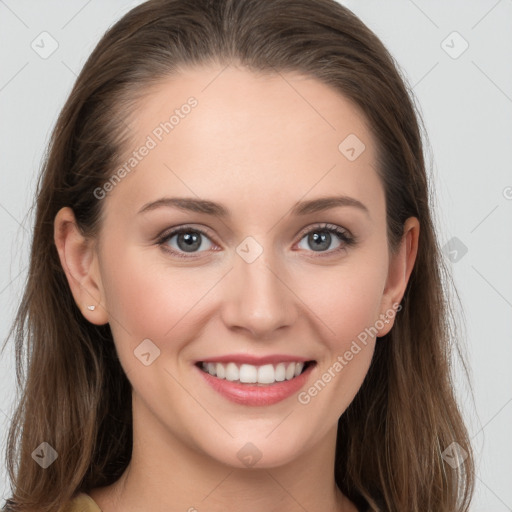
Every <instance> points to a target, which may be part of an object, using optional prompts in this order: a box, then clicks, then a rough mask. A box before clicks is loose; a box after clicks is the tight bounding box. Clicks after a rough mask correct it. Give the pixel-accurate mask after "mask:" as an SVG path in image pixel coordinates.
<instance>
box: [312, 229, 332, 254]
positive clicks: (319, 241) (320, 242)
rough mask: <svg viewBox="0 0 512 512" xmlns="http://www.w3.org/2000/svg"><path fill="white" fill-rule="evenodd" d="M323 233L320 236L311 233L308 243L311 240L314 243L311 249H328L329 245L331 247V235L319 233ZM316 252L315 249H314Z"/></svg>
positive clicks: (324, 232)
mask: <svg viewBox="0 0 512 512" xmlns="http://www.w3.org/2000/svg"><path fill="white" fill-rule="evenodd" d="M320 233H323V234H322V235H318V232H317V233H313V234H312V235H310V241H311V240H312V241H313V242H314V243H313V244H312V246H313V248H315V247H316V248H319V249H328V248H329V245H331V234H330V233H328V232H326V231H320ZM315 250H316V249H315Z"/></svg>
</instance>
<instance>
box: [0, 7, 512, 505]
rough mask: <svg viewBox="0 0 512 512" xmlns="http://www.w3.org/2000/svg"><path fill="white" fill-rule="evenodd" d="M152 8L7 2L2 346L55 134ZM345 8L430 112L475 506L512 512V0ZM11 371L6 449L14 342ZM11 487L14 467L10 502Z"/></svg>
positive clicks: (2, 482)
mask: <svg viewBox="0 0 512 512" xmlns="http://www.w3.org/2000/svg"><path fill="white" fill-rule="evenodd" d="M269 1H271V0H269ZM139 3H140V2H137V1H135V2H130V1H123V0H109V1H100V0H89V1H87V0H67V1H64V0H60V1H57V0H45V1H44V2H39V1H36V0H32V1H28V0H0V38H1V39H0V41H1V42H0V116H1V117H0V119H1V122H0V155H1V158H0V180H1V181H0V230H1V233H2V236H1V240H0V254H1V260H0V308H1V311H2V314H1V315H0V336H1V337H2V340H3V339H4V338H5V336H6V334H7V330H8V327H9V325H10V323H11V321H12V318H13V316H14V311H15V307H16V305H17V303H18V301H19V298H20V296H21V292H22V285H23V282H24V279H25V277H26V272H27V262H28V251H29V246H30V234H31V225H32V221H33V217H32V216H30V215H29V216H27V212H28V208H29V206H30V205H31V202H32V200H33V197H34V190H35V183H36V177H37V173H38V170H39V165H40V162H41V158H42V155H43V151H44V149H45V146H46V143H47V141H48V137H49V134H50V130H51V129H52V128H53V125H54V123H55V120H56V118H57V115H58V113H59V111H60V109H61V107H62V105H63V103H64V101H65V99H66V97H67V95H68V93H69V92H70V90H71V86H72V84H73V82H74V80H75V75H76V74H77V73H78V71H79V70H80V69H81V67H82V65H83V63H84V62H85V59H86V57H87V56H88V55H89V54H90V52H91V51H92V49H93V48H94V46H95V44H96V43H97V41H98V40H99V38H100V36H101V35H102V33H103V32H104V31H105V30H106V29H107V28H108V27H109V26H110V25H112V24H113V23H114V22H115V21H116V20H117V19H118V18H119V17H120V16H121V15H122V14H124V13H125V12H126V11H128V10H129V9H130V8H131V7H134V6H135V5H137V4H139ZM342 3H343V4H345V5H347V6H348V7H349V8H351V9H352V10H353V11H354V12H355V13H356V14H358V15H359V16H360V17H361V18H362V20H363V21H364V22H365V23H366V24H367V25H368V26H369V27H370V28H371V29H372V30H374V31H375V32H376V33H377V35H378V36H379V37H380V38H381V39H382V40H383V42H384V44H385V45H386V46H387V47H388V48H389V49H390V51H391V53H392V54H393V55H394V56H395V58H396V59H397V61H398V63H399V65H400V67H401V69H402V72H403V74H404V76H405V78H406V79H407V80H408V82H409V84H410V85H411V87H413V90H414V94H415V97H416V101H417V103H418V105H419V107H420V109H421V112H422V116H423V119H424V122H425V126H426V129H427V133H428V136H429V140H430V152H429V154H427V157H428V159H429V161H430V163H431V169H432V170H431V179H432V184H433V186H434V188H435V193H436V197H437V208H436V212H435V215H436V222H437V227H438V229H439V236H440V240H441V243H442V245H443V246H444V245H445V244H447V243H451V244H453V243H454V242H453V238H454V237H457V238H458V239H459V240H460V242H461V243H462V244H464V246H465V247H467V253H466V254H464V255H463V256H462V257H460V256H461V255H462V253H461V252H459V253H458V255H456V254H455V253H452V256H450V254H449V252H448V251H446V258H447V261H449V260H450V257H451V258H452V259H454V258H455V257H457V258H460V259H459V260H458V261H457V262H451V261H449V264H450V266H451V268H452V269H453V275H454V278H455V282H456V285H457V289H458V292H459V295H460V297H461V300H462V303H463V310H462V311H460V315H461V318H462V316H463V317H464V318H465V321H466V331H465V332H466V333H467V335H466V336H465V339H464V340H463V343H464V346H465V347H466V350H467V357H468V359H469V363H470V366H471V371H472V385H473V387H474V396H475V401H474V403H473V401H472V399H471V396H470V394H469V389H468V386H467V384H465V382H464V380H463V379H462V377H461V375H460V371H459V370H460V368H459V365H458V363H457V360H456V361H455V367H456V375H457V383H458V384H457V393H458V395H459V397H460V401H461V404H462V406H463V408H464V412H465V415H466V418H467V421H468V425H469V428H470V433H471V435H472V438H473V442H474V447H475V450H476V454H477V466H478V472H477V491H476V494H475V499H474V504H473V506H472V509H471V510H472V511H473V512H477V511H482V512H483V511H485V512H489V511H493V512H504V511H512V486H511V485H510V483H511V481H512V441H511V439H510V434H511V431H512V429H511V426H512V372H511V370H510V368H511V366H512V345H511V341H512V322H511V321H510V320H511V312H512V269H511V266H512V265H511V262H512V230H511V227H512V171H511V164H512V0H499V1H496V0H489V1H488V0H480V1H474V0H473V1H467V0H457V1H446V0H445V1H441V0H436V1H427V0H414V1H413V0H393V1H386V2H384V1H377V0H346V1H344V2H342ZM44 31H46V32H48V33H49V34H51V37H52V38H53V39H55V40H56V41H57V43H58V48H57V49H56V51H55V52H54V53H53V54H52V55H50V56H49V57H48V58H45V59H43V58H41V56H40V55H38V53H36V52H35V51H34V50H33V49H32V47H31V44H32V42H33V41H35V43H34V44H36V43H37V44H39V46H40V47H42V45H43V44H44V47H45V49H46V51H48V49H50V48H51V46H50V45H51V41H50V39H49V38H48V36H40V34H41V33H42V32H44ZM454 31H456V32H457V33H458V34H459V35H457V34H455V35H453V34H452V33H453V32H454ZM42 37H43V38H47V39H45V43H41V38H42ZM443 41H444V43H443ZM466 43H467V44H468V45H469V46H468V48H467V49H466V50H465V51H464V52H463V53H461V51H462V50H463V49H464V47H465V45H466ZM40 51H43V50H42V48H41V50H40ZM459 53H460V55H459ZM450 54H451V55H450ZM450 247H452V246H450ZM463 332H464V331H463ZM412 341H414V340H412ZM0 364H1V367H0V380H1V394H0V435H1V439H2V445H1V446H0V448H2V449H3V447H4V445H5V436H6V433H7V425H8V422H9V417H10V416H11V414H12V408H13V399H14V396H15V389H14V367H13V353H12V350H11V347H9V348H8V349H7V350H6V351H5V352H4V354H3V356H2V357H1V359H0ZM7 486H8V483H7V480H6V477H5V469H4V467H3V464H2V469H1V472H0V492H2V495H4V496H7V494H8V492H7V490H8V487H7ZM1 503H2V504H3V501H2V502H1Z"/></svg>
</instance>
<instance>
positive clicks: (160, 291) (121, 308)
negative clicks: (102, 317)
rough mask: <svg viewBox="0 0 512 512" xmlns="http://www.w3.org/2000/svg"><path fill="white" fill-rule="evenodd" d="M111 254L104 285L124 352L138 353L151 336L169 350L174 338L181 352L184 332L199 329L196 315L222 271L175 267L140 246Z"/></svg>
mask: <svg viewBox="0 0 512 512" xmlns="http://www.w3.org/2000/svg"><path fill="white" fill-rule="evenodd" d="M148 251H154V249H148ZM105 252H106V254H108V256H106V257H105V259H104V261H103V265H102V266H103V269H104V270H103V272H102V281H103V283H104V293H105V303H106V307H107V310H108V312H109V319H110V324H111V328H112V332H113V335H114V339H115V340H116V344H117V345H118V350H120V351H125V352H128V351H133V350H134V349H135V347H136V346H138V344H140V343H141V342H142V340H144V339H146V338H149V339H150V340H152V341H153V342H154V343H155V344H156V345H157V346H159V347H160V348H161V349H163V348H164V346H165V343H164V342H165V339H166V338H168V337H172V338H173V350H179V349H180V341H179V340H180V338H181V337H183V338H185V336H181V334H182V333H184V332H188V333H189V334H190V332H191V331H194V330H195V329H197V328H198V326H197V325H195V324H194V317H197V314H198V312H199V311H201V308H202V304H203V303H206V302H207V301H208V299H207V297H208V292H209V291H210V290H211V289H212V287H214V286H215V283H216V282H217V281H218V273H219V270H218V269H217V270H216V271H215V270H204V269H199V268H192V267H190V266H189V267H185V266H183V267H176V266H175V267H171V266H170V265H166V264H165V263H163V259H162V260H159V259H158V258H157V259H156V261H155V258H154V257H153V256H152V257H149V255H148V254H147V252H146V251H144V250H143V251H141V250H140V248H139V249H137V250H136V249H133V250H130V249H129V248H124V249H123V250H117V254H116V249H115V247H112V250H111V251H105ZM120 254H123V257H122V258H120V257H117V256H119V255H120ZM205 299H206V300H205Z"/></svg>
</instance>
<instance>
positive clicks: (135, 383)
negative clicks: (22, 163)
mask: <svg viewBox="0 0 512 512" xmlns="http://www.w3.org/2000/svg"><path fill="white" fill-rule="evenodd" d="M445 272H446V270H445V269H444V267H443V264H442V261H441V259H440V253H439V247H438V243H437V238H436V235H435V231H434V228H433V223H432V219H431V211H430V204H429V189H428V182H427V178H426V172H425V165H424V160H423V149H422V142H421V136H420V131H419V127H418V120H417V117H416V113H415V110H414V108H413V104H412V101H411V98H410V96H409V93H408V92H407V89H406V87H405V85H404V83H403V81H402V79H401V77H400V75H399V73H398V71H397V69H396V67H395V65H394V62H393V59H392V58H391V57H390V55H389V54H388V52H387V51H386V49H385V48H384V47H383V45H382V43H381V42H380V41H379V40H378V39H377V37H376V36H375V35H374V34H373V33H372V32H371V31H370V30H369V29H368V28H367V27H366V26H365V25H364V24H363V23H362V22H361V21H360V20H359V19H357V18H356V17H355V16H354V15H353V14H352V13H351V12H350V11H349V10H348V9H346V8H344V7H342V6H340V5H339V4H337V3H336V2H334V1H332V0H274V1H272V2H268V1H266V0H215V1H208V0H192V1H190V0H189V1H185V0H166V1H164V0H150V1H149V2H146V3H144V4H142V5H140V6H138V7H136V8H135V9H133V10H132V11H130V12H129V13H128V14H127V15H125V16H124V17H123V18H122V19H121V20H120V21H119V22H118V23H116V24H115V25H114V26H113V27H112V28H111V29H110V30H109V31H108V32H107V33H106V34H105V36H104V37H103V38H102V40H101V41H100V42H99V44H98V46H97V47H96V49H95V50H94V52H93V53H92V55H91V56H90V58H89V59H88V61H87V63H86V64H85V66H84V68H83V70H82V72H81V73H80V76H79V77H78V80H77V82H76V84H75V86H74V88H73V91H72V92H71V95H70V97H69V99H68V101H67V103H66V105H65V106H64V109H63V111H62V113H61V115H60V118H59V120H58V123H57V126H56V128H55V131H54V133H53V136H52V141H51V147H50V151H49V154H48V158H47V160H46V162H45V165H44V169H43V173H42V176H41V181H40V186H39V190H38V197H37V218H36V224H35V229H34V243H33V247H32V255H31V269H30V272H29V280H28V284H27V288H26V292H25V295H24V298H23V301H22V304H21V306H20V309H19V312H18V315H17V318H16V323H15V326H14V332H15V334H16V343H17V350H18V352H17V353H18V365H19V366H20V367H21V366H22V361H24V359H23V354H24V350H27V351H28V352H27V354H29V365H28V369H27V379H26V381H23V382H20V385H22V386H23V395H22V400H21V402H20V404H19V407H18V410H17V413H16V415H15V418H14V421H13V425H12V428H11V431H10V439H9V454H8V455H9V461H10V467H9V469H10V474H11V479H12V481H13V495H12V497H11V499H10V500H8V503H7V504H6V507H5V510H8V511H14V510H23V511H25V510H27V511H28V510H44V511H50V510H52V511H54V510H56V511H59V512H60V511H64V510H68V511H69V510H71V511H78V510H87V511H97V510H102V511H103V512H117V511H121V510H122V511H125V512H129V511H132V510H151V511H160V510H162V511H163V510H166V511H169V510H190V511H192V510H199V511H201V510H210V511H217V510H226V509H229V508H234V507H235V506H236V508H237V509H238V510H243V511H246V512H247V511H253V510H264V509H270V510H272V509H277V508H278V509H279V510H281V511H292V510H293V511H294V510H337V511H344V512H352V511H356V510H370V511H385V510H386V511H387V510H389V511H408V512H410V511H418V512H419V511H422V512H424V511H425V510H435V511H436V512H444V511H446V512H448V511H450V512H453V511H463V510H467V509H468V505H469V501H470V498H471V494H472V490H473V478H474V476H473V459H472V455H471V447H470V444H469V439H468V435H467V431H466V428H465V426H464V423H463V421H462V418H461V414H460V412H459V409H458V406H457V403H456V401H455V398H454V393H453V389H452V384H451V376H450V372H449V363H450V361H449V348H450V342H451V340H450V336H449V334H450V331H449V322H448V321H449V315H448V314H449V308H448V306H447V302H446V300H445V290H444V289H443V286H442V282H443V273H445ZM447 453H449V454H451V457H447V456H446V454H447ZM454 454H455V456H454ZM454 460H455V462H456V463H454ZM447 461H449V462H450V463H448V462H447Z"/></svg>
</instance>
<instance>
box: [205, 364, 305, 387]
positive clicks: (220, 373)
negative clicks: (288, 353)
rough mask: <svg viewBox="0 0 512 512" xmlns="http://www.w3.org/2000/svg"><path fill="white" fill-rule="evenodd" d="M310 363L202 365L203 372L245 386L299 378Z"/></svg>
mask: <svg viewBox="0 0 512 512" xmlns="http://www.w3.org/2000/svg"><path fill="white" fill-rule="evenodd" d="M307 364H308V363H307V362H306V363H304V362H287V363H278V364H264V365H262V366H255V365H252V364H240V365H239V364H236V363H234V362H229V363H204V362H202V363H201V364H200V367H201V369H202V370H203V371H205V372H207V373H209V374H210V375H212V376H214V377H217V378H218V379H225V380H229V381H230V382H240V383H244V384H274V382H283V381H285V380H292V379H293V378H295V377H298V376H299V375H300V374H301V373H302V372H303V370H304V368H305V366H306V365H307Z"/></svg>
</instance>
